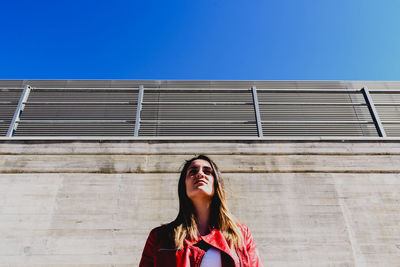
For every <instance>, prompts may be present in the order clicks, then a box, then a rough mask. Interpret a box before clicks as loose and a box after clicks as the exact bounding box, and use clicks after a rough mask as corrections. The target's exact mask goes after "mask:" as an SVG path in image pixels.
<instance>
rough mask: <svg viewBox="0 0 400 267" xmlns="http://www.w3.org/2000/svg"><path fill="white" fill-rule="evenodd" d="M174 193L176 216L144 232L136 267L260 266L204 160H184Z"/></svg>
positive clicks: (252, 245) (210, 166)
mask: <svg viewBox="0 0 400 267" xmlns="http://www.w3.org/2000/svg"><path fill="white" fill-rule="evenodd" d="M178 195H179V213H178V216H177V217H176V219H175V220H174V221H173V222H171V223H169V224H166V225H162V226H160V227H157V228H155V229H153V230H152V231H151V232H150V235H149V237H148V239H147V242H146V245H145V247H144V249H143V254H142V259H141V261H140V265H139V266H140V267H145V266H146V267H147V266H185V267H189V266H200V267H203V266H204V267H205V266H221V267H225V266H262V263H261V259H260V257H259V255H258V251H257V248H256V245H255V243H254V240H253V237H252V235H251V233H250V231H249V230H248V228H247V227H246V226H244V225H242V224H239V223H237V222H236V220H235V219H234V217H233V216H232V214H231V213H230V211H229V210H228V207H227V201H226V198H225V189H224V184H223V180H222V177H221V174H220V172H219V170H218V167H217V165H216V164H215V163H214V162H213V161H212V160H211V159H210V158H208V157H207V156H204V155H200V156H198V157H195V158H192V159H190V160H188V161H186V163H185V165H184V167H183V169H182V172H181V175H180V178H179V183H178Z"/></svg>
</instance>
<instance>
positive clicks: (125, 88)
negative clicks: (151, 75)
mask: <svg viewBox="0 0 400 267" xmlns="http://www.w3.org/2000/svg"><path fill="white" fill-rule="evenodd" d="M32 89H33V90H34V91H38V90H40V91H96V90H97V91H139V88H138V87H132V88H129V87H124V88H97V87H92V88H78V87H77V88H70V87H64V88H62V87H61V88H51V87H47V88H46V87H33V88H32Z"/></svg>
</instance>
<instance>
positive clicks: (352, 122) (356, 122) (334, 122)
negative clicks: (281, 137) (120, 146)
mask: <svg viewBox="0 0 400 267" xmlns="http://www.w3.org/2000/svg"><path fill="white" fill-rule="evenodd" d="M261 122H262V123H270V124H274V123H276V124H279V123H307V124H308V123H311V124H317V123H327V124H329V123H333V124H374V122H373V121H261Z"/></svg>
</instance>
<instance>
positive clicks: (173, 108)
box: [0, 80, 400, 136]
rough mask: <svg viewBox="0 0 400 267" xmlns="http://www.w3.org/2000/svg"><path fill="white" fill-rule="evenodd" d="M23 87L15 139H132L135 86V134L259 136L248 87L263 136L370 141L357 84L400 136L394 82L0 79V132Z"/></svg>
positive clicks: (388, 129) (392, 132) (398, 85)
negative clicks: (139, 106)
mask: <svg viewBox="0 0 400 267" xmlns="http://www.w3.org/2000/svg"><path fill="white" fill-rule="evenodd" d="M26 84H30V85H31V88H32V90H31V91H30V95H29V98H28V100H27V102H26V103H25V104H26V105H25V107H24V110H23V112H22V115H21V118H20V119H21V121H20V122H19V125H18V128H17V131H16V133H15V136H133V134H134V127H135V117H136V112H137V103H136V102H137V98H138V87H139V86H140V85H144V88H145V90H144V98H143V103H142V113H141V120H142V121H141V125H140V132H139V135H140V136H257V128H256V127H257V124H256V116H255V107H254V106H253V97H252V91H251V89H250V88H251V87H252V86H256V87H257V92H258V93H257V95H258V102H259V110H260V116H261V121H262V128H263V132H264V136H376V135H377V131H376V129H375V125H374V124H372V117H371V115H370V111H369V109H368V107H367V105H366V102H365V99H364V95H363V94H362V93H361V91H360V89H361V88H363V87H366V88H369V90H370V95H371V97H372V100H373V101H372V102H373V103H374V104H375V106H376V110H377V113H378V115H379V117H380V119H381V121H382V122H383V125H384V128H385V129H386V132H387V135H388V136H400V124H393V121H400V105H396V104H400V91H393V90H397V89H399V88H400V83H399V82H361V81H150V80H148V81H140V80H138V81H111V80H108V81H107V80H103V81H78V80H76V81H74V80H57V81H52V80H46V81H40V80H35V81H0V85H2V86H4V87H6V86H10V88H0V103H1V104H0V120H1V122H0V134H2V135H5V133H6V131H7V129H8V127H9V123H8V122H9V121H11V119H12V117H13V115H14V112H15V110H16V107H17V102H18V100H19V98H20V95H21V93H22V88H18V90H16V88H11V86H19V87H20V86H24V85H26ZM387 89H389V90H392V91H387ZM385 90H386V91H385ZM22 108H23V107H22ZM46 121H47V123H46ZM385 122H386V123H385ZM389 122H391V123H389Z"/></svg>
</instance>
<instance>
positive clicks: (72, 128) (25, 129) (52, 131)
mask: <svg viewBox="0 0 400 267" xmlns="http://www.w3.org/2000/svg"><path fill="white" fill-rule="evenodd" d="M134 128H135V124H134V123H109V122H108V123H84V124H82V123H79V124H78V123H56V124H48V123H46V124H45V123H23V122H21V123H20V124H19V126H18V131H16V133H15V136H133V133H134Z"/></svg>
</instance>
